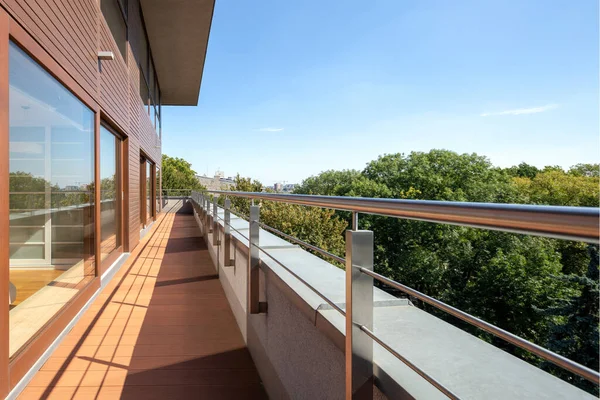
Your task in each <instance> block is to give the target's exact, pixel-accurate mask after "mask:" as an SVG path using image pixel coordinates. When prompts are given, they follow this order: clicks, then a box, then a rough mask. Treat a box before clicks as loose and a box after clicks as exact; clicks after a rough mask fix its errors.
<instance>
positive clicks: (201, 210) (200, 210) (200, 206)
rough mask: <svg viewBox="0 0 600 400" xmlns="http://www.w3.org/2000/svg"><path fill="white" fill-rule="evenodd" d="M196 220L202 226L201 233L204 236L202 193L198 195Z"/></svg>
mask: <svg viewBox="0 0 600 400" xmlns="http://www.w3.org/2000/svg"><path fill="white" fill-rule="evenodd" d="M198 218H199V219H200V222H201V224H202V227H201V229H200V230H201V231H202V235H204V193H200V195H199V196H198Z"/></svg>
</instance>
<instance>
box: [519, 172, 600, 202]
mask: <svg viewBox="0 0 600 400" xmlns="http://www.w3.org/2000/svg"><path fill="white" fill-rule="evenodd" d="M514 183H515V185H516V186H517V189H518V191H519V192H520V193H521V194H522V195H524V196H526V197H525V199H524V200H523V202H525V203H529V204H545V205H553V206H581V207H598V204H599V200H598V196H599V189H598V185H599V183H600V179H599V178H598V177H594V176H583V175H573V174H567V173H565V172H564V171H562V170H557V169H552V170H548V171H544V172H541V173H539V174H537V175H536V176H535V177H534V178H533V179H530V178H514Z"/></svg>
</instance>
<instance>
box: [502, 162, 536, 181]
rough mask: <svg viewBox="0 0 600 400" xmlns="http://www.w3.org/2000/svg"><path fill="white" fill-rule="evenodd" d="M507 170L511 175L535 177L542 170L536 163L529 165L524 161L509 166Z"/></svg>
mask: <svg viewBox="0 0 600 400" xmlns="http://www.w3.org/2000/svg"><path fill="white" fill-rule="evenodd" d="M506 172H507V173H508V174H509V175H511V176H518V177H521V178H529V179H533V178H535V176H536V175H537V174H538V173H539V172H540V170H539V169H538V168H537V167H536V166H534V165H529V164H527V163H524V162H522V163H521V164H519V165H516V166H514V167H510V168H507V169H506Z"/></svg>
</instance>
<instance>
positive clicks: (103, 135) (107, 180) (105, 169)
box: [100, 126, 121, 260]
mask: <svg viewBox="0 0 600 400" xmlns="http://www.w3.org/2000/svg"><path fill="white" fill-rule="evenodd" d="M118 145H119V139H117V138H116V137H115V135H113V134H112V133H111V132H110V131H109V130H108V129H106V128H105V127H104V126H101V127H100V215H101V217H100V222H101V225H100V237H101V239H100V240H101V244H100V257H101V260H104V259H105V258H106V256H108V255H109V254H110V253H111V252H112V251H113V250H115V249H116V248H117V247H119V246H120V244H121V238H120V234H121V232H120V229H118V228H119V221H120V219H119V213H120V204H121V202H120V201H118V200H119V199H120V198H119V197H118V196H119V195H120V193H119V191H120V190H119V187H120V183H119V180H118V175H117V171H118V157H119V153H118Z"/></svg>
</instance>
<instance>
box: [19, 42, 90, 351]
mask: <svg viewBox="0 0 600 400" xmlns="http://www.w3.org/2000/svg"><path fill="white" fill-rule="evenodd" d="M9 69H10V71H9V152H10V155H9V157H10V160H9V162H10V171H9V187H10V188H9V195H10V204H9V207H10V233H9V242H10V277H9V280H10V282H9V285H10V298H9V303H10V321H9V324H10V327H9V329H10V350H9V352H10V356H11V357H13V356H14V355H15V354H16V353H17V352H18V351H19V350H20V349H21V348H22V347H23V346H24V345H25V344H26V343H28V342H29V341H30V340H31V339H32V338H33V337H34V336H35V335H36V333H37V332H38V331H39V330H40V329H41V328H42V327H43V326H44V325H45V324H46V323H47V322H48V321H49V320H50V319H51V318H52V317H53V316H54V315H56V313H57V312H58V311H59V310H61V309H62V308H63V307H64V306H65V305H66V304H67V303H69V302H70V301H71V299H72V298H73V297H74V296H75V294H77V293H78V291H79V290H81V289H82V288H83V287H85V286H86V285H87V284H88V283H89V282H90V281H91V280H92V279H93V278H94V276H95V260H94V226H95V225H94V223H95V221H94V113H93V112H92V110H90V109H89V108H88V107H87V106H85V105H84V104H83V103H82V102H81V101H80V100H79V99H77V98H76V97H75V96H74V95H73V94H72V93H71V92H69V91H68V90H67V89H66V88H65V87H64V86H62V85H61V84H60V83H59V82H58V81H57V80H56V79H54V78H53V77H52V76H51V75H50V74H48V73H47V72H46V71H45V70H44V69H43V68H42V67H41V66H40V65H38V64H37V63H36V62H35V61H34V60H33V59H31V58H30V57H29V56H28V55H27V54H26V53H25V52H24V51H22V50H21V49H20V48H19V47H18V46H17V45H15V44H14V43H11V44H10V48H9Z"/></svg>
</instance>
